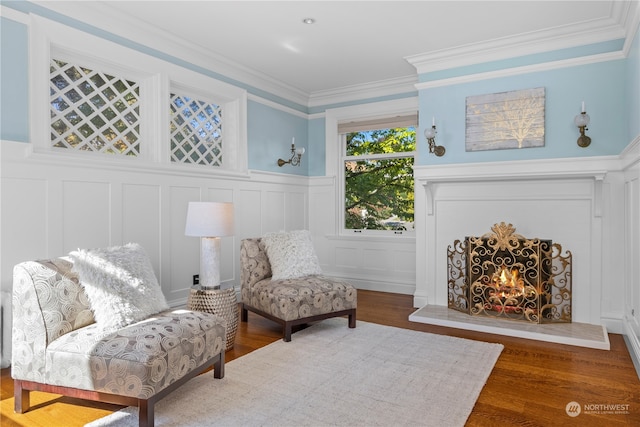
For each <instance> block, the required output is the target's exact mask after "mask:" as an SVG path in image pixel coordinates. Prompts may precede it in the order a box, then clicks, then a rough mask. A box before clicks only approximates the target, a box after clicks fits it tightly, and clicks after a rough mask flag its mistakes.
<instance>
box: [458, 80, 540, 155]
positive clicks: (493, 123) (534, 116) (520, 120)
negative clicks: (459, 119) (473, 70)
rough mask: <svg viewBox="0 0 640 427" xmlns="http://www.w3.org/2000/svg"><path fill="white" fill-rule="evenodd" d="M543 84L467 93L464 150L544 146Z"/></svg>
mask: <svg viewBox="0 0 640 427" xmlns="http://www.w3.org/2000/svg"><path fill="white" fill-rule="evenodd" d="M544 102H545V90H544V88H543V87H542V88H536V89H525V90H517V91H512V92H501V93H492V94H487V95H476V96H469V97H467V99H466V140H465V149H466V151H483V150H504V149H518V148H531V147H544Z"/></svg>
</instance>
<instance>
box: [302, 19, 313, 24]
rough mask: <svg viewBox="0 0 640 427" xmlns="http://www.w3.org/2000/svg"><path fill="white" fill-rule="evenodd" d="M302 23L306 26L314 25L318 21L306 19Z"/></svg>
mask: <svg viewBox="0 0 640 427" xmlns="http://www.w3.org/2000/svg"><path fill="white" fill-rule="evenodd" d="M302 22H304V23H305V24H313V23H314V22H316V20H315V19H313V18H304V19H303V20H302Z"/></svg>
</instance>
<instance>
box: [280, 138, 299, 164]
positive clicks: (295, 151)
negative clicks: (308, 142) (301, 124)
mask: <svg viewBox="0 0 640 427" xmlns="http://www.w3.org/2000/svg"><path fill="white" fill-rule="evenodd" d="M303 154H304V147H300V148H296V139H295V138H291V157H290V158H289V160H282V159H278V166H280V167H282V166H284V165H286V164H287V163H289V164H290V165H291V166H300V160H302V155H303Z"/></svg>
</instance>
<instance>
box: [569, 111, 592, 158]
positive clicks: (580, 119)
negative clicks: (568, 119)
mask: <svg viewBox="0 0 640 427" xmlns="http://www.w3.org/2000/svg"><path fill="white" fill-rule="evenodd" d="M590 121H591V118H590V117H589V115H588V114H587V111H586V110H585V108H584V101H582V112H581V113H580V114H578V115H576V117H575V118H574V119H573V122H574V123H575V124H576V126H578V129H580V136H579V137H578V145H579V146H580V147H582V148H584V147H588V146H589V144H591V138H589V137H588V136H587V135H586V134H585V131H587V130H589V129H588V128H587V126H589V122H590Z"/></svg>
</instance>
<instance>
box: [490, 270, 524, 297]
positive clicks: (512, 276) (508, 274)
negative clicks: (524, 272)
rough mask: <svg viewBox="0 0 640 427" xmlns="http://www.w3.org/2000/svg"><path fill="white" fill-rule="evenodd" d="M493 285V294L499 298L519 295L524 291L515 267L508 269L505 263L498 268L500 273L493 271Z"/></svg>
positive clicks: (522, 282)
mask: <svg viewBox="0 0 640 427" xmlns="http://www.w3.org/2000/svg"><path fill="white" fill-rule="evenodd" d="M492 282H493V287H494V288H495V289H496V291H497V292H496V293H494V295H495V296H499V297H501V298H513V297H519V296H521V295H522V294H523V293H524V281H523V280H522V279H521V278H520V272H519V270H518V269H517V268H512V269H511V270H509V269H508V268H507V267H506V266H505V265H503V266H502V267H501V268H500V273H497V272H496V273H494V274H493V278H492Z"/></svg>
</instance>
